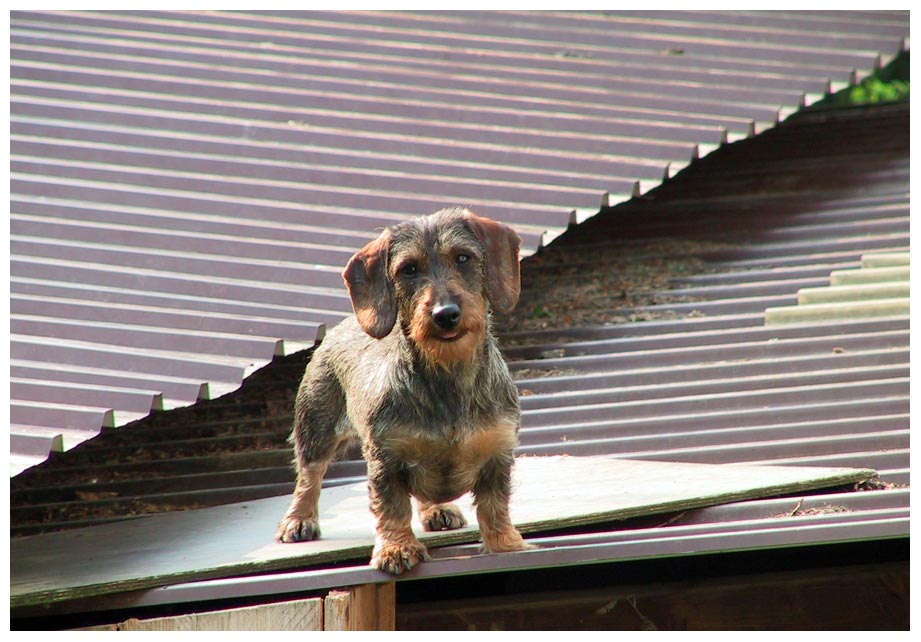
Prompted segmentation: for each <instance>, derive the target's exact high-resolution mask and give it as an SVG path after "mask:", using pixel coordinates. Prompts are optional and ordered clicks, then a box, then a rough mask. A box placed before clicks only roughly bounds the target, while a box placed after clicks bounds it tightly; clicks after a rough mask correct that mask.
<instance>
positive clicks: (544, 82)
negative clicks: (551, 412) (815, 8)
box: [10, 11, 908, 470]
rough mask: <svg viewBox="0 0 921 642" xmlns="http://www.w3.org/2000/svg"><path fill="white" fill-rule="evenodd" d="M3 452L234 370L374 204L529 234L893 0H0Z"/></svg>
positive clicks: (844, 67) (847, 67)
mask: <svg viewBox="0 0 921 642" xmlns="http://www.w3.org/2000/svg"><path fill="white" fill-rule="evenodd" d="M10 26H11V29H10V57H11V65H10V72H11V85H10V93H11V96H10V99H11V100H10V109H11V124H10V128H11V153H12V157H11V167H10V169H11V222H10V231H11V245H10V250H11V262H10V270H11V295H12V297H11V312H12V317H11V332H12V342H11V359H12V363H11V376H12V378H13V386H12V391H11V392H12V406H11V423H12V427H11V430H12V438H11V450H12V453H13V458H14V470H19V469H21V468H22V467H25V466H28V465H30V464H32V463H35V462H37V461H41V460H42V459H43V458H44V457H45V454H46V453H47V452H48V450H49V448H51V449H56V450H60V449H68V448H70V447H72V446H73V445H75V444H76V443H79V442H80V441H82V440H84V439H86V438H89V437H91V436H93V435H95V434H96V433H97V432H98V431H99V429H100V427H101V426H122V425H125V424H126V423H127V422H129V421H131V420H133V419H136V418H138V417H143V416H145V415H146V414H147V413H149V412H150V411H151V409H159V408H161V407H165V408H170V407H175V406H181V405H185V404H189V403H192V402H194V401H195V400H197V399H202V398H209V397H212V396H214V395H218V394H220V393H222V392H225V391H227V390H230V389H233V388H236V387H237V386H239V384H240V382H241V381H242V380H243V378H244V377H245V376H246V375H247V374H248V373H249V372H250V371H251V370H252V369H254V368H256V367H259V366H261V365H264V364H266V363H268V362H269V361H270V360H271V359H272V358H273V356H275V355H284V354H289V353H291V352H292V351H294V350H297V349H300V348H301V347H303V346H305V345H310V344H312V343H313V342H314V341H315V340H316V339H317V338H319V337H320V336H321V332H322V327H323V324H329V323H333V322H335V321H337V320H338V319H340V318H341V317H342V315H344V314H345V313H347V312H348V310H349V304H348V301H347V299H346V298H345V296H344V291H343V288H342V287H341V281H340V277H339V271H340V269H341V266H342V265H343V264H344V262H345V261H346V259H347V258H348V256H349V254H350V253H351V252H352V251H354V250H355V249H356V248H357V247H359V246H360V245H362V243H363V242H365V241H366V240H367V239H368V238H370V237H371V236H372V235H373V234H374V229H375V228H377V227H380V226H382V225H386V224H389V223H392V222H394V221H398V220H402V219H405V218H407V217H411V216H416V215H419V214H422V213H427V212H429V211H432V210H434V209H437V208H438V207H441V206H444V205H450V204H456V203H463V204H467V205H471V206H472V207H474V209H476V210H478V211H480V212H481V213H482V214H485V215H489V216H493V217H496V218H499V219H501V220H505V221H507V222H509V223H512V224H515V225H516V227H517V228H518V229H519V230H520V231H521V232H522V235H523V236H524V239H525V248H526V250H527V251H529V252H530V251H533V250H535V249H536V248H538V247H539V246H540V245H541V244H542V242H545V241H546V240H549V239H551V238H553V237H554V236H556V235H557V234H558V233H559V232H560V231H562V229H563V228H564V227H565V226H566V225H567V224H568V223H569V222H570V221H572V220H581V219H582V218H583V217H584V216H585V215H586V214H592V213H594V212H596V211H597V210H598V207H599V204H600V203H602V202H604V203H611V202H618V201H620V200H623V199H624V198H626V197H628V196H630V195H636V194H641V193H645V192H647V191H648V190H649V189H651V188H653V187H655V186H656V185H658V184H659V183H661V182H662V181H663V179H665V178H668V177H669V176H671V175H673V174H675V173H676V172H677V171H679V170H681V169H682V168H684V167H686V166H688V164H689V163H691V161H692V160H693V159H694V158H696V157H697V156H698V155H701V154H705V153H706V152H708V151H709V150H711V149H713V148H715V147H717V146H718V145H720V144H722V143H724V142H726V141H729V140H736V139H739V138H744V137H746V136H749V135H751V134H752V133H753V132H756V131H761V130H763V129H765V128H768V127H770V126H773V125H774V124H775V123H776V122H777V121H778V119H782V118H784V117H786V116H787V115H788V114H789V113H792V112H793V111H795V110H796V109H797V108H799V106H801V105H803V104H807V103H809V102H811V101H813V100H814V99H815V98H816V97H819V96H821V95H822V94H823V93H824V92H826V91H827V90H828V89H830V88H838V87H840V86H843V85H844V84H846V83H847V82H850V81H852V80H854V79H855V78H858V77H862V76H863V75H866V74H867V73H869V72H870V71H872V70H873V69H874V68H875V67H876V66H877V65H878V64H879V63H880V61H881V60H883V61H884V60H888V59H889V58H890V57H891V56H892V55H894V54H895V53H896V52H897V51H898V50H899V49H900V48H902V47H903V46H904V43H905V40H906V38H907V36H908V16H907V13H890V12H867V13H857V14H854V13H832V14H828V13H767V14H752V13H749V12H719V13H717V12H714V13H709V12H703V13H701V12H687V13H680V12H678V13H675V12H663V13H647V12H625V13H586V14H576V13H559V12H539V13H520V12H501V13H500V12H497V13H493V12H488V13H479V12H424V13H403V12H293V13H292V12H273V13H239V12H111V11H110V12H100V13H88V12H70V11H56V12H33V11H17V12H13V13H12V15H11V25H10Z"/></svg>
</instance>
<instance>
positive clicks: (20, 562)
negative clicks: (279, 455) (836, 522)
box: [10, 456, 876, 608]
mask: <svg viewBox="0 0 921 642" xmlns="http://www.w3.org/2000/svg"><path fill="white" fill-rule="evenodd" d="M875 475H876V473H875V472H874V471H872V470H866V469H854V468H812V467H793V466H749V465H709V464H678V463H666V462H649V461H632V460H616V459H605V458H594V457H566V456H563V457H522V458H519V459H518V460H517V463H516V466H515V478H514V483H515V490H514V494H513V497H512V507H511V512H512V518H513V519H514V521H515V523H516V524H517V525H518V527H519V528H520V530H521V531H522V532H523V533H525V534H527V533H536V532H539V531H543V530H549V529H554V530H555V529H560V528H567V527H574V526H575V527H578V526H582V525H588V524H593V523H599V522H607V521H611V520H619V519H627V518H631V517H639V516H644V515H652V514H657V513H670V512H675V511H683V510H689V509H692V508H700V507H704V506H711V505H716V504H723V503H729V502H733V501H739V500H745V499H755V498H762V497H771V496H777V495H785V494H791V493H798V492H804V491H808V490H816V489H821V488H829V487H833V486H840V485H843V484H850V483H855V482H859V481H863V480H866V479H870V478H872V477H875ZM288 499H289V498H288V497H287V496H284V497H272V498H268V499H262V500H257V501H250V502H242V503H238V504H230V505H226V506H218V507H214V508H206V509H202V510H192V511H184V512H176V513H163V514H159V515H151V516H147V517H141V518H137V519H132V520H126V521H121V522H115V523H111V524H105V525H101V526H94V527H90V528H83V529H77V530H72V531H65V532H61V533H49V534H45V535H36V536H33V537H27V538H22V539H18V540H13V541H11V543H10V607H11V608H17V607H23V606H34V605H39V604H47V603H50V602H56V601H64V600H69V599H75V598H86V597H92V596H97V595H105V594H109V593H116V592H123V591H129V590H135V589H143V588H152V587H156V586H165V585H168V584H174V583H178V582H185V581H191V580H202V579H213V578H218V577H231V576H235V575H242V574H248V573H256V572H266V571H272V570H282V569H299V568H306V567H310V566H314V565H318V564H326V563H329V562H334V561H347V560H362V559H367V558H368V557H369V556H370V552H371V548H372V546H373V542H374V537H373V520H372V516H371V514H370V512H369V510H368V498H367V488H366V485H365V484H364V483H357V484H351V485H347V486H339V487H333V488H328V489H324V491H323V494H322V497H321V501H320V527H321V529H322V532H323V538H322V539H320V540H318V541H315V542H304V543H299V544H278V543H276V542H274V541H273V536H274V533H275V525H276V524H277V522H278V520H279V519H280V517H281V515H282V514H283V513H284V511H285V509H286V508H287V505H288ZM458 504H459V505H460V506H461V508H462V509H463V510H464V512H465V513H466V515H467V519H468V521H469V523H470V524H471V525H470V526H468V527H467V528H464V529H461V530H457V531H444V532H439V533H425V532H423V531H422V529H421V526H420V525H419V524H418V523H416V524H415V530H416V532H417V533H418V534H419V536H420V539H422V540H423V541H425V542H426V544H427V545H428V546H429V547H437V546H444V545H450V544H459V543H467V542H474V541H477V540H478V539H479V533H478V531H477V528H476V520H475V514H474V512H473V509H472V505H471V501H470V498H469V496H465V497H463V498H461V500H460V501H459V502H458ZM528 554H529V553H527V552H524V553H506V554H505V555H528ZM382 575H383V574H382Z"/></svg>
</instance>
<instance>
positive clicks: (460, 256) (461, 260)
mask: <svg viewBox="0 0 921 642" xmlns="http://www.w3.org/2000/svg"><path fill="white" fill-rule="evenodd" d="M454 260H455V261H457V263H458V265H463V264H464V263H466V262H467V261H469V260H470V255H469V254H458V255H457V258H456V259H454Z"/></svg>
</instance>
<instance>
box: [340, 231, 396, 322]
mask: <svg viewBox="0 0 921 642" xmlns="http://www.w3.org/2000/svg"><path fill="white" fill-rule="evenodd" d="M389 254H390V231H389V230H384V231H383V233H381V235H380V236H379V237H377V238H376V239H374V240H373V241H371V242H370V243H368V244H367V245H365V246H364V247H363V248H361V249H360V250H358V251H357V252H356V253H355V254H354V256H352V258H351V259H349V262H348V265H346V266H345V271H344V272H343V273H342V278H343V279H345V285H346V287H347V288H348V290H349V296H350V297H351V298H352V309H354V310H355V316H356V317H358V323H359V324H360V325H361V328H362V329H363V330H364V331H365V332H367V333H368V334H369V335H371V336H372V337H374V338H375V339H382V338H384V337H386V336H387V335H388V334H390V331H391V330H392V329H393V325H394V324H395V323H396V321H397V306H396V299H395V298H394V293H393V283H391V282H390V278H389V277H388V275H387V257H388V255H389Z"/></svg>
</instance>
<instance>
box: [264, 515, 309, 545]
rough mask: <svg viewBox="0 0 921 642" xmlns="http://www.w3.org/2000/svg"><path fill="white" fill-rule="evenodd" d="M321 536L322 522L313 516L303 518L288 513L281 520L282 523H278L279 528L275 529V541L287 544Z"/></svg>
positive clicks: (307, 540)
mask: <svg viewBox="0 0 921 642" xmlns="http://www.w3.org/2000/svg"><path fill="white" fill-rule="evenodd" d="M319 537H320V524H319V522H317V520H316V518H313V517H309V518H306V519H301V518H300V517H295V516H291V515H287V516H285V518H284V519H283V520H281V523H279V524H278V530H277V531H275V541H276V542H283V543H285V544H288V543H291V542H309V541H310V540H314V539H319Z"/></svg>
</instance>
